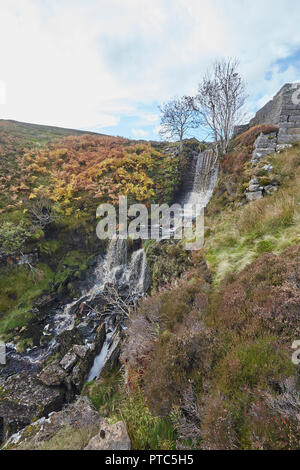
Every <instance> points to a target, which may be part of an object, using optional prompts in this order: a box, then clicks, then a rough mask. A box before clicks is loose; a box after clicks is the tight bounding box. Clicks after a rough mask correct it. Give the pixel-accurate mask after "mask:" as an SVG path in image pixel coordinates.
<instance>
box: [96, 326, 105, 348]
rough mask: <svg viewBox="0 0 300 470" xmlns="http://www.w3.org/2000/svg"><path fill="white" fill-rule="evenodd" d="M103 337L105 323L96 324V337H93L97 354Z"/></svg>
mask: <svg viewBox="0 0 300 470" xmlns="http://www.w3.org/2000/svg"><path fill="white" fill-rule="evenodd" d="M105 338H106V327H105V323H102V324H101V325H100V326H98V328H97V331H96V339H95V347H96V354H98V353H99V352H100V351H101V349H102V346H103V344H104V341H105Z"/></svg>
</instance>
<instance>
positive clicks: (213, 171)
mask: <svg viewBox="0 0 300 470" xmlns="http://www.w3.org/2000/svg"><path fill="white" fill-rule="evenodd" d="M193 163H194V166H195V175H194V182H193V189H192V191H190V192H188V193H187V194H186V195H185V196H184V199H183V201H182V202H183V204H192V205H196V204H197V206H198V208H199V209H200V208H201V209H203V208H204V207H206V206H207V204H208V202H209V200H210V198H211V196H212V193H213V190H214V187H215V185H216V182H217V180H218V172H219V165H218V155H217V154H216V153H215V151H214V150H206V151H204V152H202V153H199V154H198V155H196V156H195V157H194V162H193Z"/></svg>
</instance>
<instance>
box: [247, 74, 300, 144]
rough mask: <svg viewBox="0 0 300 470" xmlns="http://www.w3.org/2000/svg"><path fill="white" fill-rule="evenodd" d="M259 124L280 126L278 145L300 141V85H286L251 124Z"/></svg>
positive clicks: (258, 113) (257, 114)
mask: <svg viewBox="0 0 300 470" xmlns="http://www.w3.org/2000/svg"><path fill="white" fill-rule="evenodd" d="M257 124H274V125H275V126H278V127H279V133H278V142H277V143H278V144H290V143H292V142H296V141H297V140H300V83H287V84H285V85H284V86H283V87H282V88H281V89H280V90H279V92H278V93H277V95H275V96H274V98H273V99H272V100H271V101H269V102H268V103H267V104H266V105H265V106H264V107H263V108H261V109H260V110H259V111H258V112H257V113H256V115H255V117H254V118H253V119H252V120H251V121H250V123H249V125H250V127H251V126H255V125H257Z"/></svg>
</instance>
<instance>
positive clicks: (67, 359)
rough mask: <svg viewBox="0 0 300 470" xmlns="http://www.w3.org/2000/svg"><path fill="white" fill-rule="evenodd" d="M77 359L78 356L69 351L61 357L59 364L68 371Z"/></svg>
mask: <svg viewBox="0 0 300 470" xmlns="http://www.w3.org/2000/svg"><path fill="white" fill-rule="evenodd" d="M77 361H78V358H77V356H76V354H75V353H71V352H70V353H67V354H66V355H65V356H64V357H63V358H62V360H61V361H60V363H59V364H60V366H61V367H62V368H63V369H64V370H65V371H66V372H70V370H72V368H73V367H74V366H75V364H76V362H77Z"/></svg>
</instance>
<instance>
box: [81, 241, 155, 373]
mask: <svg viewBox="0 0 300 470" xmlns="http://www.w3.org/2000/svg"><path fill="white" fill-rule="evenodd" d="M107 283H109V284H115V285H116V286H117V288H119V289H120V290H121V289H127V290H128V291H129V292H130V293H131V297H134V298H135V300H136V301H137V300H138V299H139V298H140V297H141V296H142V295H143V294H144V292H145V291H146V289H147V265H146V254H145V251H144V250H143V249H142V248H141V249H139V250H137V251H135V252H133V254H132V257H131V261H130V263H127V240H124V239H120V238H119V237H117V236H115V237H114V238H113V239H112V241H111V243H110V245H109V249H108V252H107V257H106V263H105V282H104V284H103V287H102V289H103V290H104V289H105V286H106V284H107ZM109 320H110V319H109V318H108V319H107V321H106V330H107V331H106V339H105V342H104V344H103V346H102V349H101V351H100V354H98V356H96V358H95V360H94V364H93V367H92V369H91V371H90V373H89V376H88V381H91V380H93V379H95V378H97V377H98V376H99V374H100V372H101V371H102V369H103V367H104V366H105V364H106V363H107V361H108V360H109V359H110V357H111V356H112V355H113V353H114V351H115V350H116V349H117V347H118V345H119V342H120V334H119V328H118V325H109Z"/></svg>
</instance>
